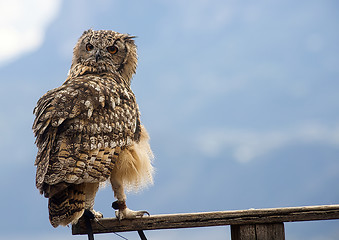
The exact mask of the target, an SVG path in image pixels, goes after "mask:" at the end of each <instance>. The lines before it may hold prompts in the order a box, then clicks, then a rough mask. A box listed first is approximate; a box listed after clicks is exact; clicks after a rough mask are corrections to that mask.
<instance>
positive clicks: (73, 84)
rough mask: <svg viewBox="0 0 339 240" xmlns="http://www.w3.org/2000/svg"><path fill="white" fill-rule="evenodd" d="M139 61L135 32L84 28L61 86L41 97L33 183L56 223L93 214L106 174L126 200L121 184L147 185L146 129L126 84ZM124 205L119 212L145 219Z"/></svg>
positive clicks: (149, 176) (121, 215) (149, 179)
mask: <svg viewBox="0 0 339 240" xmlns="http://www.w3.org/2000/svg"><path fill="white" fill-rule="evenodd" d="M136 65H137V54H136V46H135V44H134V40H133V37H131V36H129V35H127V34H120V33H117V32H114V31H93V30H88V31H85V32H84V33H83V35H82V36H81V37H80V39H79V41H78V43H77V44H76V46H75V48H74V55H73V60H72V65H71V69H70V73H69V76H68V78H67V79H66V81H65V83H64V84H63V85H62V86H60V87H58V88H56V89H53V90H50V91H48V92H47V93H46V94H45V95H44V96H42V97H41V98H40V99H39V101H38V103H37V106H36V108H35V109H34V114H35V116H36V118H35V121H34V123H33V131H34V134H35V136H36V144H37V147H38V153H37V157H36V161H35V165H36V166H37V172H36V186H37V188H38V189H39V190H40V192H41V193H42V194H44V195H45V197H47V198H49V205H48V208H49V215H50V222H51V224H52V225H53V226H54V227H57V226H58V225H67V224H69V223H75V222H76V221H77V220H78V219H79V218H80V217H81V215H82V214H83V212H84V209H88V210H90V211H92V212H93V213H94V214H95V216H96V217H100V216H102V215H101V214H100V213H98V212H95V211H94V210H93V205H94V197H95V194H96V192H97V189H98V186H99V183H100V182H104V181H106V180H108V179H110V182H111V184H112V188H113V190H114V195H115V196H116V197H117V199H118V201H123V202H125V200H126V196H125V193H124V187H132V188H133V187H134V188H135V189H137V188H140V187H142V186H144V185H145V184H147V183H151V182H152V172H153V169H152V166H151V158H152V152H151V150H150V147H149V144H148V134H147V132H146V130H145V128H144V127H143V126H142V125H141V123H140V113H139V110H138V105H137V103H136V99H135V96H134V94H133V92H132V90H131V88H130V84H131V78H132V75H133V74H134V73H135V70H136ZM143 213H144V212H142V211H139V212H135V211H132V210H129V209H128V208H126V207H124V208H123V209H119V210H118V212H117V213H116V214H117V216H118V217H119V218H120V219H122V218H128V217H136V216H142V214H143Z"/></svg>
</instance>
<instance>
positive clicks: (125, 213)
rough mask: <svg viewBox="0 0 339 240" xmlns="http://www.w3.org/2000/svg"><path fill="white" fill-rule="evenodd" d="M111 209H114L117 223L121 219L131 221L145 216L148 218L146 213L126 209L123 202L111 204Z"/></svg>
mask: <svg viewBox="0 0 339 240" xmlns="http://www.w3.org/2000/svg"><path fill="white" fill-rule="evenodd" d="M112 207H113V208H114V209H116V211H115V216H116V217H117V219H119V221H121V220H122V219H128V218H129V219H131V218H136V217H143V216H144V215H145V214H147V215H148V216H150V214H149V212H147V211H133V210H131V209H129V208H127V207H126V203H125V201H115V202H113V203H112Z"/></svg>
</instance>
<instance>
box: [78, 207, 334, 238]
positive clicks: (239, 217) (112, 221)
mask: <svg viewBox="0 0 339 240" xmlns="http://www.w3.org/2000/svg"><path fill="white" fill-rule="evenodd" d="M328 219H339V205H323V206H308V207H288V208H267V209H249V210H239V211H222V212H201V213H182V214H165V215H153V216H149V217H148V216H145V217H142V218H136V219H124V220H122V221H118V220H117V219H116V218H103V219H100V220H99V221H98V222H96V221H92V228H93V232H94V233H109V232H126V231H138V230H153V229H171V228H192V227H208V226H221V225H249V224H260V223H265V224H267V223H282V222H295V221H312V220H328ZM72 234H73V235H78V234H87V230H86V225H85V222H84V221H83V220H79V222H78V223H77V224H76V225H73V226H72Z"/></svg>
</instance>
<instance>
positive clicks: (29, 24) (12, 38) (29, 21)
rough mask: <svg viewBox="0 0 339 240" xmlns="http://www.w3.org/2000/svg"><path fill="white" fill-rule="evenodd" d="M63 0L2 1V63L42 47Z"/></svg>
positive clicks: (0, 6) (0, 63) (0, 52)
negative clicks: (49, 25)
mask: <svg viewBox="0 0 339 240" xmlns="http://www.w3.org/2000/svg"><path fill="white" fill-rule="evenodd" d="M60 6H61V0H49V1H44V0H30V1H25V0H11V1H6V0H1V1H0V32H1V38H0V66H1V65H4V64H5V63H8V62H10V61H13V60H15V59H17V58H19V57H20V56H22V55H23V54H26V53H28V52H31V51H34V50H36V49H37V48H39V47H40V46H41V44H42V43H43V40H44V35H45V31H46V28H47V26H48V24H49V23H50V22H51V21H52V20H53V19H54V18H55V17H56V16H57V14H58V12H59V9H60Z"/></svg>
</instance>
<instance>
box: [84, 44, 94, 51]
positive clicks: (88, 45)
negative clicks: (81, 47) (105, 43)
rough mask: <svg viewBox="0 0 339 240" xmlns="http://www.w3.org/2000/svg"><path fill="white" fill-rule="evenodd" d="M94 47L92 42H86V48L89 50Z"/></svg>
mask: <svg viewBox="0 0 339 240" xmlns="http://www.w3.org/2000/svg"><path fill="white" fill-rule="evenodd" d="M93 48H94V47H93V45H92V44H90V43H87V44H86V50H87V51H91V50H92V49H93Z"/></svg>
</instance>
